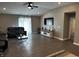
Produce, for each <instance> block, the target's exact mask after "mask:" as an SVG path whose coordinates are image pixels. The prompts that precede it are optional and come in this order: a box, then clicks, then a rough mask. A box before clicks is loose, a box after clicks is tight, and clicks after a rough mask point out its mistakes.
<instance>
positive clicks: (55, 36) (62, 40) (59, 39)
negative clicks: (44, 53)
mask: <svg viewBox="0 0 79 59" xmlns="http://www.w3.org/2000/svg"><path fill="white" fill-rule="evenodd" d="M54 38H56V39H59V40H61V41H64V39H63V38H60V37H56V36H54Z"/></svg>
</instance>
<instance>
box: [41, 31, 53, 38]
mask: <svg viewBox="0 0 79 59" xmlns="http://www.w3.org/2000/svg"><path fill="white" fill-rule="evenodd" d="M53 34H54V31H49V30H42V31H41V35H44V36H47V37H53Z"/></svg>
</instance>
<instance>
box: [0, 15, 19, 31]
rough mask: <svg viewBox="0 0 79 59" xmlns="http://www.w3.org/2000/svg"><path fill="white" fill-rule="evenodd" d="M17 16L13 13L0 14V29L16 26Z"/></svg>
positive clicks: (4, 29)
mask: <svg viewBox="0 0 79 59" xmlns="http://www.w3.org/2000/svg"><path fill="white" fill-rule="evenodd" d="M17 19H18V16H14V15H0V31H5V32H6V30H7V27H10V26H18V20H17Z"/></svg>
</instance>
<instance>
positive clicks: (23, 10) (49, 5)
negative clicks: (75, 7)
mask: <svg viewBox="0 0 79 59" xmlns="http://www.w3.org/2000/svg"><path fill="white" fill-rule="evenodd" d="M24 3H25V2H0V13H3V14H18V15H42V14H44V13H45V12H47V11H49V10H51V9H54V8H57V7H60V6H64V5H67V4H70V3H71V2H62V3H61V4H60V5H58V3H57V2H34V4H35V5H38V8H34V9H32V10H29V9H28V8H27V6H25V5H24ZM3 8H7V9H6V10H3Z"/></svg>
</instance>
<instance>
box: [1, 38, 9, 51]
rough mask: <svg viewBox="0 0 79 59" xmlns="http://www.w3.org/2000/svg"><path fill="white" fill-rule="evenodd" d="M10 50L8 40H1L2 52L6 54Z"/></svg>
mask: <svg viewBox="0 0 79 59" xmlns="http://www.w3.org/2000/svg"><path fill="white" fill-rule="evenodd" d="M6 49H8V40H0V52H4V51H5V50H6Z"/></svg>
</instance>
